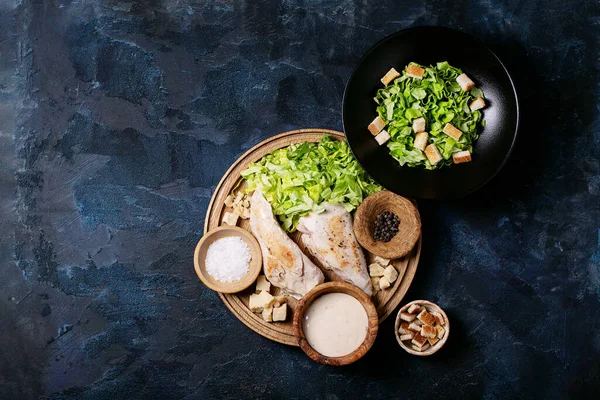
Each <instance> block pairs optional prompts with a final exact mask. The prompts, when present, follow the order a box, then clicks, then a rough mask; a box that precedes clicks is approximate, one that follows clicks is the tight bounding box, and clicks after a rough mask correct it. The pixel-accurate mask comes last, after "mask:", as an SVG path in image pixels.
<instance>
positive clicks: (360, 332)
mask: <svg viewBox="0 0 600 400" xmlns="http://www.w3.org/2000/svg"><path fill="white" fill-rule="evenodd" d="M302 324H303V328H304V335H305V336H306V340H307V341H308V343H309V344H310V345H311V346H312V348H313V349H315V350H316V351H318V352H319V353H321V354H322V355H324V356H327V357H341V356H345V355H347V354H350V353H352V352H353V351H354V350H356V349H357V348H358V347H359V346H360V345H361V344H362V342H363V341H364V340H365V338H366V337H367V330H368V327H369V323H368V319H367V312H366V311H365V309H364V307H363V306H362V304H360V302H359V301H358V300H356V299H355V298H354V297H352V296H350V295H348V294H345V293H327V294H324V295H322V296H320V297H318V298H317V299H316V300H315V301H313V302H312V304H311V305H309V306H308V308H307V309H306V312H305V313H304V321H303V322H302Z"/></svg>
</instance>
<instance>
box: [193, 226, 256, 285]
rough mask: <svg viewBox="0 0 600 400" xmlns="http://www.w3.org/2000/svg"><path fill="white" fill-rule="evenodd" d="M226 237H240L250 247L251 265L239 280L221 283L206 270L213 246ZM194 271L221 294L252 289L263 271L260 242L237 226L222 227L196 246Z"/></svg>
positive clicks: (207, 234) (204, 237)
mask: <svg viewBox="0 0 600 400" xmlns="http://www.w3.org/2000/svg"><path fill="white" fill-rule="evenodd" d="M226 237H239V238H240V239H242V240H243V241H244V243H245V244H246V245H247V246H248V250H249V251H250V257H251V259H250V265H249V268H248V272H247V273H246V274H245V275H244V276H243V277H242V278H241V279H239V280H236V281H233V282H221V281H219V280H217V279H215V278H214V277H212V276H211V275H210V274H209V273H208V271H207V270H206V264H205V261H206V254H207V252H208V248H209V247H210V245H211V244H213V243H214V242H216V241H217V240H219V239H222V238H226ZM194 269H195V270H196V275H198V278H200V280H201V281H202V283H204V284H205V285H206V286H207V287H208V288H209V289H212V290H214V291H216V292H220V293H237V292H241V291H242V290H244V289H246V288H248V287H250V285H252V284H253V283H254V282H255V281H256V278H257V277H258V274H259V273H260V271H261V269H262V253H261V251H260V245H259V244H258V241H257V240H256V239H255V238H254V236H252V234H251V233H250V232H248V231H247V230H245V229H242V228H238V227H236V226H221V227H219V228H216V229H214V230H212V231H210V232H207V233H206V234H205V235H204V236H203V237H202V239H200V241H199V242H198V244H197V245H196V250H195V251H194Z"/></svg>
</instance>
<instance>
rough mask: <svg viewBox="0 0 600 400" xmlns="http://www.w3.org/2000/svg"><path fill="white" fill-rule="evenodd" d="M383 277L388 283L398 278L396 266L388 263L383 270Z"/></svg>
mask: <svg viewBox="0 0 600 400" xmlns="http://www.w3.org/2000/svg"><path fill="white" fill-rule="evenodd" d="M383 277H384V278H385V279H387V281H388V282H389V283H394V282H396V279H398V271H396V268H394V266H393V265H388V266H387V267H386V268H385V269H384V270H383Z"/></svg>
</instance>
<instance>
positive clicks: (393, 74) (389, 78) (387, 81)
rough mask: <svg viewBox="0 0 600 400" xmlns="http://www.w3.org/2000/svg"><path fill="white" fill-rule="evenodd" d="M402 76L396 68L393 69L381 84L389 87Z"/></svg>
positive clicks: (382, 79)
mask: <svg viewBox="0 0 600 400" xmlns="http://www.w3.org/2000/svg"><path fill="white" fill-rule="evenodd" d="M399 76H400V72H398V71H396V70H395V69H394V68H391V69H390V70H389V71H388V72H387V73H386V74H385V75H384V76H383V78H381V83H383V84H384V85H385V86H387V85H389V84H390V82H391V81H393V80H394V79H396V78H397V77H399Z"/></svg>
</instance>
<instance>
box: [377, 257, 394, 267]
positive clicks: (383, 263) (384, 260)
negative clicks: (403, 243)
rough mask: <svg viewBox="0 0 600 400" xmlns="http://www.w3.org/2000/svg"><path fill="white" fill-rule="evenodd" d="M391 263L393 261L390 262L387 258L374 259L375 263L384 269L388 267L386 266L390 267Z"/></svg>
mask: <svg viewBox="0 0 600 400" xmlns="http://www.w3.org/2000/svg"><path fill="white" fill-rule="evenodd" d="M390 261H391V260H388V259H387V258H383V257H379V256H375V258H373V262H374V263H377V264H379V265H381V266H382V267H386V266H388V265H390Z"/></svg>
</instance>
